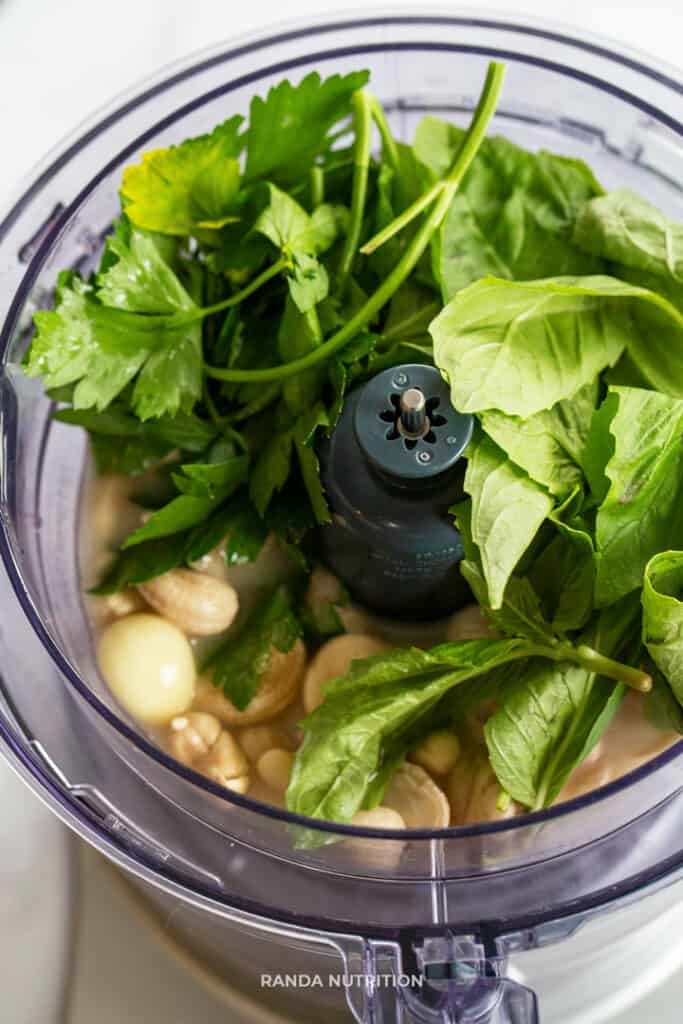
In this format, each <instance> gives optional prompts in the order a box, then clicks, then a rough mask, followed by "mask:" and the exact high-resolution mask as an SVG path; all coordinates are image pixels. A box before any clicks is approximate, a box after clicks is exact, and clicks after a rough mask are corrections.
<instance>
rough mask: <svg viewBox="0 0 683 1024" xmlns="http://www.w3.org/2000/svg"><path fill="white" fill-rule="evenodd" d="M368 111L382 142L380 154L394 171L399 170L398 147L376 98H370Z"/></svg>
mask: <svg viewBox="0 0 683 1024" xmlns="http://www.w3.org/2000/svg"><path fill="white" fill-rule="evenodd" d="M370 109H371V112H372V119H373V121H374V122H375V124H376V125H377V130H378V131H379V135H380V138H381V140H382V153H383V155H384V157H385V159H386V161H387V163H388V164H389V165H390V167H391V168H392V169H393V170H394V171H399V170H400V166H401V165H400V161H399V156H398V147H397V146H396V140H395V139H394V136H393V135H392V133H391V128H390V127H389V122H388V121H387V118H386V114H385V113H384V108H383V107H382V104H381V103H380V102H379V100H378V99H377V97H376V96H371V97H370Z"/></svg>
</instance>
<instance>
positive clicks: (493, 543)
mask: <svg viewBox="0 0 683 1024" xmlns="http://www.w3.org/2000/svg"><path fill="white" fill-rule="evenodd" d="M467 454H468V463H467V472H466V474H465V490H466V492H467V493H468V494H469V495H470V496H471V498H472V506H471V524H470V526H471V536H472V540H473V541H474V543H475V544H476V546H477V548H478V551H479V556H480V558H481V566H482V570H483V574H484V578H485V579H486V584H487V589H488V604H490V606H491V608H493V609H498V608H500V607H501V606H502V604H503V595H504V593H505V587H506V585H507V583H508V580H509V579H510V576H511V574H512V571H513V569H514V568H515V566H516V565H517V563H518V562H519V560H520V558H521V557H522V555H523V554H524V552H525V551H526V550H527V548H528V547H529V545H530V544H531V542H532V540H533V539H534V537H535V536H536V533H537V531H538V529H539V527H540V525H541V523H542V522H543V521H544V519H545V518H546V516H547V515H548V513H549V512H550V510H551V509H552V507H553V501H552V498H551V497H550V495H549V494H548V492H547V491H546V490H545V489H544V488H543V487H541V486H540V485H539V484H537V483H535V482H534V481H533V480H531V479H530V477H528V476H527V474H526V473H525V472H524V471H523V470H521V469H520V468H519V467H518V466H516V465H515V464H514V463H513V462H511V461H510V459H508V458H507V457H506V455H505V453H504V452H503V451H501V449H500V448H499V447H498V446H497V445H496V444H494V442H493V441H491V439H490V438H488V437H486V436H481V437H479V438H478V439H476V440H475V441H474V442H473V443H472V444H471V445H470V447H469V448H468V453H467Z"/></svg>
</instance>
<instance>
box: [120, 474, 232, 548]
mask: <svg viewBox="0 0 683 1024" xmlns="http://www.w3.org/2000/svg"><path fill="white" fill-rule="evenodd" d="M248 466H249V459H248V457H247V456H246V455H231V456H229V457H228V458H226V459H225V460H223V461H221V462H216V463H191V464H189V465H185V466H183V467H182V469H181V472H180V473H176V474H174V475H173V482H174V483H175V485H176V488H177V489H178V490H179V491H180V492H181V493H180V494H179V495H178V496H177V497H176V498H173V500H172V501H169V502H168V504H167V505H164V506H163V508H160V509H159V510H158V511H157V512H155V513H154V514H153V515H152V516H150V518H149V519H148V520H147V522H146V523H144V524H143V525H142V526H141V527H140V528H139V529H138V530H136V531H135V533H133V534H131V535H130V537H128V538H127V539H126V541H125V543H124V545H123V546H124V548H128V547H132V546H134V545H136V544H141V543H142V542H143V541H148V540H156V539H158V538H159V537H167V536H169V535H170V534H174V533H180V532H181V531H183V530H187V529H189V528H190V527H192V526H196V525H197V524H198V523H203V522H204V521H205V520H206V519H208V518H209V516H210V515H211V513H212V512H213V511H214V510H215V509H216V508H217V507H218V505H220V503H221V502H222V501H224V500H225V499H226V498H227V497H229V495H230V494H232V493H233V491H235V490H236V489H237V488H238V487H239V486H240V484H241V483H243V482H244V480H245V479H246V477H247V471H248Z"/></svg>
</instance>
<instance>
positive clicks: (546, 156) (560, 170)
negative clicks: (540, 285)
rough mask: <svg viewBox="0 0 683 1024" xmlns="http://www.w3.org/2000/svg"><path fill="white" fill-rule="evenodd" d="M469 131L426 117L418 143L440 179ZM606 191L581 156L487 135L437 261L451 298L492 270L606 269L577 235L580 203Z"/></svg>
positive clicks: (541, 273)
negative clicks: (534, 150) (531, 149)
mask: <svg viewBox="0 0 683 1024" xmlns="http://www.w3.org/2000/svg"><path fill="white" fill-rule="evenodd" d="M463 134H464V132H463V130H462V129H461V128H458V127H456V126H455V125H452V124H446V123H444V122H440V121H437V119H436V118H433V117H426V118H424V119H423V120H422V121H421V122H420V124H419V125H418V128H417V133H416V138H415V151H416V153H417V155H418V158H419V159H420V160H421V162H422V164H423V165H428V166H429V170H430V172H431V175H430V176H433V178H434V180H435V179H436V178H438V177H442V176H443V174H445V173H446V170H447V169H448V167H449V166H451V164H452V162H453V160H454V158H455V155H456V152H457V149H458V148H459V146H460V144H461V142H462V138H463ZM600 191H601V189H600V186H599V185H598V184H597V182H596V181H595V178H594V176H593V173H592V172H591V171H590V169H589V168H588V167H587V166H586V164H584V163H583V162H582V161H580V160H572V159H568V158H566V157H562V156H557V155H555V154H552V153H546V152H543V151H541V152H540V153H530V152H528V151H526V150H524V149H521V148H520V147H519V146H515V145H514V143H512V142H510V141H509V140H508V139H504V138H500V137H490V138H487V139H485V140H484V142H483V144H482V146H481V148H480V150H479V152H478V153H477V155H476V157H475V158H474V161H473V162H472V166H471V167H470V169H469V171H468V173H467V174H466V176H465V178H464V180H463V182H462V185H461V187H460V188H459V190H458V192H457V193H456V195H455V198H454V200H453V202H452V203H451V206H450V208H449V210H448V213H447V215H446V218H445V220H444V222H443V225H442V227H441V231H440V234H439V241H438V246H437V252H438V255H437V260H436V264H437V273H438V278H439V280H440V282H441V287H442V291H443V296H444V300H446V301H447V300H448V299H450V298H452V297H453V296H454V295H455V294H456V293H457V292H458V291H460V290H461V289H463V288H466V287H467V286H468V285H470V284H472V283H473V282H474V281H476V280H478V279H479V278H481V277H486V276H488V275H489V274H491V275H494V276H496V277H504V278H509V279H510V280H533V279H534V278H541V277H556V276H559V275H565V274H594V273H600V271H601V270H602V269H603V262H602V260H601V259H599V258H597V257H596V256H593V255H590V254H588V253H586V252H585V251H583V250H582V249H581V248H579V247H578V245H577V244H576V241H575V240H574V239H573V238H572V234H573V229H574V222H575V219H576V216H577V214H578V212H579V210H580V209H581V208H582V207H583V205H584V204H585V202H586V200H589V199H591V198H592V197H593V196H595V195H597V194H599V193H600Z"/></svg>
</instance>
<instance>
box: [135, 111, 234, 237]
mask: <svg viewBox="0 0 683 1024" xmlns="http://www.w3.org/2000/svg"><path fill="white" fill-rule="evenodd" d="M242 120H243V119H242V118H241V117H240V116H235V117H231V118H230V119H229V120H228V121H225V122H224V123H223V124H220V125H218V127H216V128H214V130H213V131H212V132H211V134H210V135H201V136H199V137H198V138H195V139H187V140H186V141H185V142H183V143H181V145H179V146H170V147H169V148H168V149H155V150H152V151H151V152H149V153H143V155H142V162H141V163H139V164H135V165H134V166H132V167H127V168H126V169H125V171H124V173H123V184H122V186H121V196H122V199H123V202H124V206H125V211H126V214H127V215H128V217H129V218H130V219H131V221H133V223H134V224H137V225H138V227H141V228H145V229H147V230H149V231H160V232H162V233H164V234H169V235H181V236H185V235H190V234H192V233H193V232H194V231H195V230H196V228H198V227H199V228H218V227H221V226H222V225H223V224H226V223H229V222H230V221H231V220H234V219H235V217H234V216H230V212H231V210H232V204H233V201H234V199H235V197H236V194H237V190H238V188H239V182H240V168H239V162H238V160H237V157H238V156H239V153H240V150H241V148H242V140H241V138H240V135H239V130H240V126H241V124H242Z"/></svg>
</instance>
